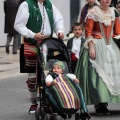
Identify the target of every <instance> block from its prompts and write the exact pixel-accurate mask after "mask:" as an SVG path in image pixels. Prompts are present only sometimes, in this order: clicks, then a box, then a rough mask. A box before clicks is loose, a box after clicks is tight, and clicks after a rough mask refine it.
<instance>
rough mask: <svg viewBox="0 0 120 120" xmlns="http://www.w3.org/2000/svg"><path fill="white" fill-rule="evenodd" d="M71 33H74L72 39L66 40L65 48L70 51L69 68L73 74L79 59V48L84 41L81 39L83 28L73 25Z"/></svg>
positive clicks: (78, 24) (77, 24)
mask: <svg viewBox="0 0 120 120" xmlns="http://www.w3.org/2000/svg"><path fill="white" fill-rule="evenodd" d="M72 31H73V33H74V37H73V38H71V39H69V40H68V43H67V48H68V50H70V51H71V54H70V57H71V68H72V72H73V73H74V71H75V66H76V63H77V60H78V59H79V53H80V48H81V46H82V45H83V43H84V41H85V39H83V38H82V34H83V26H82V25H81V24H80V23H74V25H73V26H72Z"/></svg>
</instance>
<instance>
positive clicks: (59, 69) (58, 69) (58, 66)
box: [45, 61, 79, 87]
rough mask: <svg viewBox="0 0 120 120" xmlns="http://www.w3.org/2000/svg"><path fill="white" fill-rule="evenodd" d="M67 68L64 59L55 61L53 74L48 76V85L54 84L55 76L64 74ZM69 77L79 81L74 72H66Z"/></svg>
mask: <svg viewBox="0 0 120 120" xmlns="http://www.w3.org/2000/svg"><path fill="white" fill-rule="evenodd" d="M64 70H65V65H64V64H63V62H62V61H58V62H55V63H54V64H53V68H52V72H53V73H51V74H49V75H48V76H47V77H46V80H45V81H46V86H47V87H49V86H51V85H52V83H53V80H54V78H56V77H57V76H59V75H61V74H63V71H64ZM66 75H67V77H69V78H70V79H72V80H74V81H75V82H76V83H79V80H78V79H77V78H76V76H75V75H74V74H71V73H68V74H66Z"/></svg>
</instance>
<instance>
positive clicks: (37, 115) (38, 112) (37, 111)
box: [35, 109, 40, 120]
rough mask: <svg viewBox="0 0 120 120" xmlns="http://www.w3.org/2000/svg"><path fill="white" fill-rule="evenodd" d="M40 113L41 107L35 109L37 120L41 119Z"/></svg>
mask: <svg viewBox="0 0 120 120" xmlns="http://www.w3.org/2000/svg"><path fill="white" fill-rule="evenodd" d="M39 114H40V111H39V109H37V110H36V111H35V120H39Z"/></svg>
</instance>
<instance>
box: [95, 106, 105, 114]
mask: <svg viewBox="0 0 120 120" xmlns="http://www.w3.org/2000/svg"><path fill="white" fill-rule="evenodd" d="M94 108H95V112H96V114H97V115H103V109H102V107H100V106H98V105H95V106H94Z"/></svg>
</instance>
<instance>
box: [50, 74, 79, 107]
mask: <svg viewBox="0 0 120 120" xmlns="http://www.w3.org/2000/svg"><path fill="white" fill-rule="evenodd" d="M49 91H50V92H51V94H52V97H53V99H54V100H55V101H56V103H57V105H58V107H59V108H60V109H63V108H65V109H72V108H73V109H79V108H80V103H81V101H80V92H79V89H78V88H77V87H76V84H75V83H74V82H73V81H72V80H70V79H69V78H68V77H67V76H66V75H65V74H61V75H59V76H58V77H57V78H56V79H54V84H53V85H52V86H51V87H49Z"/></svg>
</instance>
